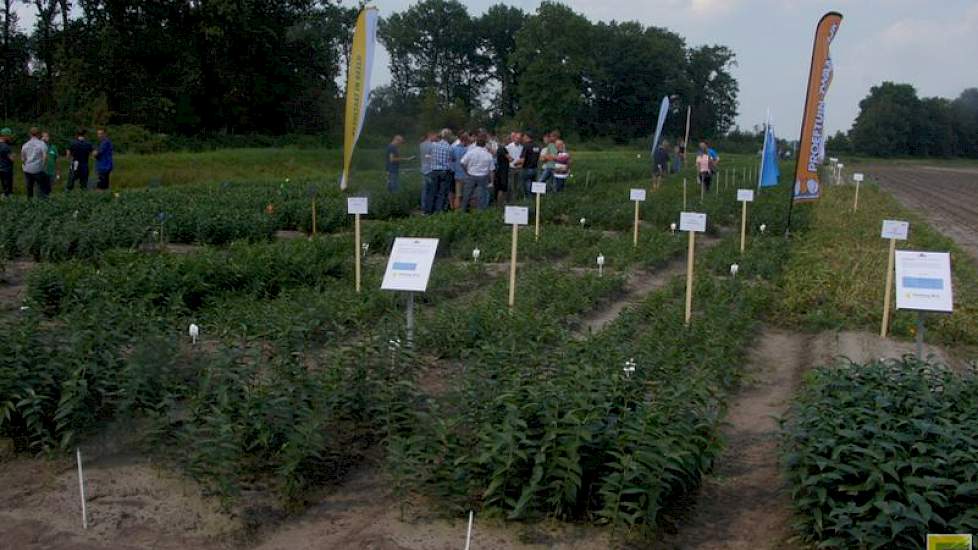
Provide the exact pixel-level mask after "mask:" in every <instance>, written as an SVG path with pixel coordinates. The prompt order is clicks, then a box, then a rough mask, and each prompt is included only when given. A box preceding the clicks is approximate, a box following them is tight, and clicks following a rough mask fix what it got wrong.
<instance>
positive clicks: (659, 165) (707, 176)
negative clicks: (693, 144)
mask: <svg viewBox="0 0 978 550" xmlns="http://www.w3.org/2000/svg"><path fill="white" fill-rule="evenodd" d="M719 162H720V155H719V154H718V153H717V152H716V149H714V148H713V147H711V146H710V144H709V143H707V142H706V141H701V142H700V143H699V150H698V152H697V153H696V174H697V179H698V180H699V182H700V185H702V186H703V187H704V188H705V190H706V191H709V190H710V184H711V183H712V181H713V175H714V174H715V173H716V169H717V165H718V164H719ZM685 163H686V144H685V143H683V142H680V143H679V144H677V145H676V146H675V149H674V154H672V155H670V154H669V143H668V142H665V141H663V142H662V143H660V144H659V146H658V147H656V149H655V151H653V152H652V188H653V189H658V188H659V185H660V184H661V183H662V178H663V177H664V176H666V175H667V174H670V173H673V174H677V173H679V171H680V170H681V169H682V167H683V165H684V164H685Z"/></svg>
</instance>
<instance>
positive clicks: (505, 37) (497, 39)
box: [476, 4, 528, 118]
mask: <svg viewBox="0 0 978 550" xmlns="http://www.w3.org/2000/svg"><path fill="white" fill-rule="evenodd" d="M527 17H528V16H527V14H526V12H524V11H523V10H521V9H519V8H516V7H512V6H506V5H504V4H496V5H494V6H492V7H490V8H489V9H488V10H487V11H486V13H484V14H482V17H480V18H479V19H477V20H476V29H477V32H478V33H479V36H480V37H481V38H482V41H483V44H482V47H483V49H484V53H485V56H486V58H487V60H488V62H489V66H490V67H491V69H492V73H491V75H492V81H493V82H494V83H495V85H496V86H498V87H499V93H498V94H497V95H496V97H495V98H494V99H493V101H492V107H493V111H495V114H496V115H497V116H500V117H505V118H510V117H512V116H513V115H515V114H516V112H517V110H518V109H519V102H518V99H517V98H518V95H517V86H518V83H519V79H520V74H521V73H522V71H523V69H522V67H521V66H520V64H519V63H517V61H516V58H515V57H514V55H513V54H514V53H515V51H516V35H517V33H518V32H519V31H520V29H522V28H523V25H525V24H526V20H527Z"/></svg>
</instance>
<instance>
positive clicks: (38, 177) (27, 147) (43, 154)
mask: <svg viewBox="0 0 978 550" xmlns="http://www.w3.org/2000/svg"><path fill="white" fill-rule="evenodd" d="M20 158H21V159H22V161H23V168H24V180H25V182H26V184H27V198H28V199H31V198H34V186H35V185H37V190H38V192H39V193H40V195H41V197H42V198H47V196H48V195H50V194H51V181H50V180H48V175H47V172H45V171H44V168H45V167H46V166H47V163H48V145H47V143H44V142H43V141H41V131H40V130H38V129H37V128H31V139H30V140H28V141H27V143H25V144H24V146H23V147H21V148H20Z"/></svg>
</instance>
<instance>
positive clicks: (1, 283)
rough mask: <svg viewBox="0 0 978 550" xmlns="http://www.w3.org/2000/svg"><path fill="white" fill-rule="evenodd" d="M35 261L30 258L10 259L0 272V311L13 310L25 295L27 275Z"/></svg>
mask: <svg viewBox="0 0 978 550" xmlns="http://www.w3.org/2000/svg"><path fill="white" fill-rule="evenodd" d="M36 266H37V263H35V262H33V261H31V260H12V261H8V262H7V263H6V267H5V268H4V271H2V272H0V313H3V312H5V311H9V310H15V309H17V308H19V307H20V306H21V304H23V302H24V298H25V297H26V296H27V275H28V273H30V271H31V270H32V269H34V268H35V267H36Z"/></svg>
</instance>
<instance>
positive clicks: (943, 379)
mask: <svg viewBox="0 0 978 550" xmlns="http://www.w3.org/2000/svg"><path fill="white" fill-rule="evenodd" d="M976 390H978V377H976V376H975V372H974V371H970V372H966V373H956V372H954V371H952V370H950V369H948V368H946V367H944V366H942V365H935V364H927V363H923V362H920V361H918V360H916V359H915V358H913V357H910V356H908V357H905V358H904V359H902V360H891V361H885V362H873V363H869V364H866V365H856V364H841V365H838V366H835V367H823V368H819V369H816V370H814V371H812V372H811V373H809V374H808V375H807V377H806V383H805V386H804V387H803V390H802V392H801V395H800V396H799V398H798V399H797V401H796V402H795V404H794V405H793V406H792V408H791V411H790V413H789V415H788V416H787V419H786V420H785V421H784V422H783V430H784V435H783V441H782V445H783V450H784V455H783V460H784V464H785V468H786V472H787V476H788V481H789V483H790V485H791V488H792V496H793V498H794V502H795V507H796V508H797V510H798V512H799V524H798V526H799V527H800V529H801V530H802V533H803V534H804V536H805V538H806V539H808V540H809V541H811V542H813V543H817V545H818V547H819V548H859V549H863V548H867V549H868V548H919V547H921V545H922V544H923V541H924V538H925V536H926V534H927V533H976V532H978V462H976V460H975V456H976V454H978V391H976Z"/></svg>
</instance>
